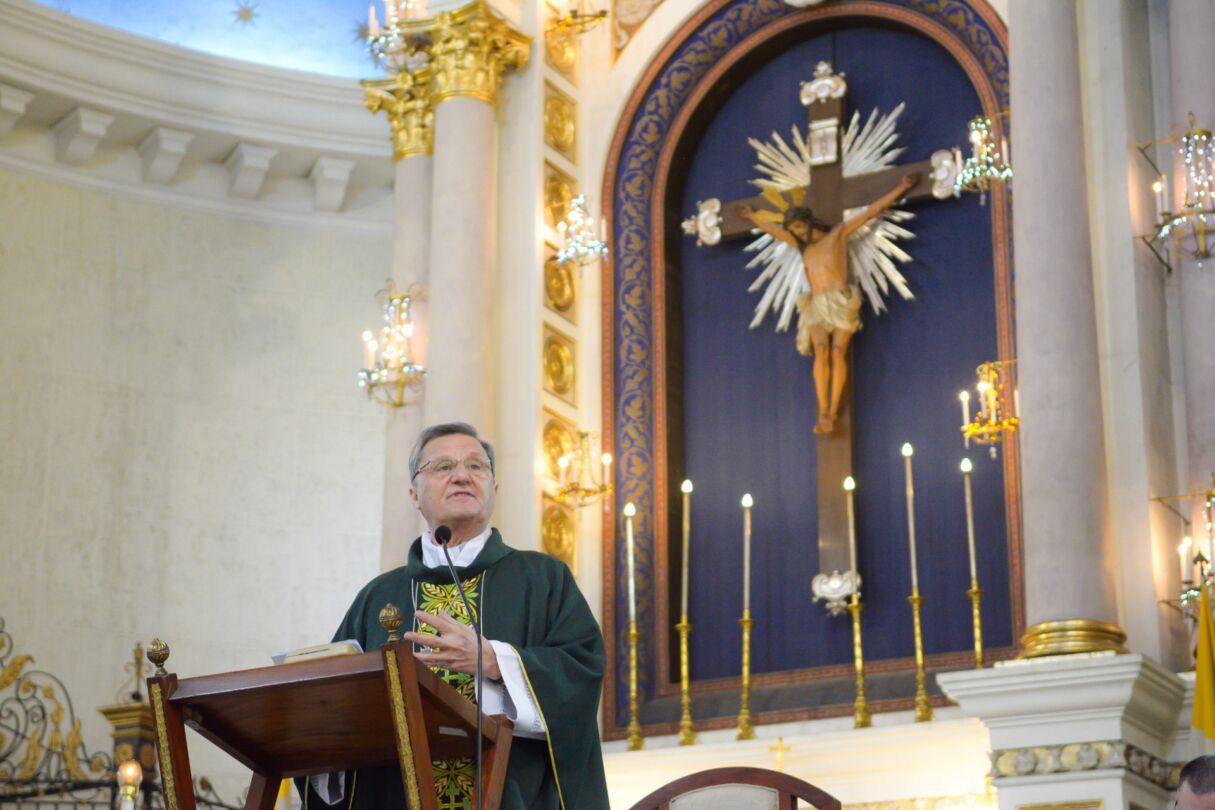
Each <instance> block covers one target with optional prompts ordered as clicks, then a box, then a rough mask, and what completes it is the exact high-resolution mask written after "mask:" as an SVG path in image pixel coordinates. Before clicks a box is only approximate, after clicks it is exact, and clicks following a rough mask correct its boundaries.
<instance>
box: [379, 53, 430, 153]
mask: <svg viewBox="0 0 1215 810" xmlns="http://www.w3.org/2000/svg"><path fill="white" fill-rule="evenodd" d="M362 85H363V92H364V99H363V105H364V106H365V107H366V108H367V109H368V110H370V111H371V114H372V115H375V114H376V113H378V112H379V111H380V110H383V111H384V112H385V113H386V114H387V116H388V123H389V125H390V126H391V127H392V159H393V160H394V161H398V160H404V159H405V158H408V157H413V156H414V155H431V154H434V150H435V110H434V104H433V103H432V99H431V93H430V90H431V71H430V70H429V69H428V68H421V69H419V70H416V71H413V72H409V71H401V72H400V73H398V74H396V75H395V76H391V77H389V78H387V79H368V80H367V81H364V82H362Z"/></svg>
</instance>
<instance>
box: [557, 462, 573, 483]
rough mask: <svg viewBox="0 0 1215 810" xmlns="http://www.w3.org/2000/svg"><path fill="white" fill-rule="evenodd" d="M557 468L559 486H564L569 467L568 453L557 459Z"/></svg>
mask: <svg viewBox="0 0 1215 810" xmlns="http://www.w3.org/2000/svg"><path fill="white" fill-rule="evenodd" d="M557 469H558V470H559V471H560V473H559V475H558V477H559V478H560V481H561V486H565V479H566V476H567V475H568V473H569V469H570V457H569V455H568V454H567V455H564V456H562V457H561V458H559V459H557Z"/></svg>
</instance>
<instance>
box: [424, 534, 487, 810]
mask: <svg viewBox="0 0 1215 810" xmlns="http://www.w3.org/2000/svg"><path fill="white" fill-rule="evenodd" d="M444 528H446V527H444ZM435 533H436V535H437V534H438V530H436V532H435ZM436 539H437V538H436ZM450 542H451V531H450V530H448V532H447V537H446V538H444V539H443V540H442V541H440V545H441V546H442V547H443V556H444V557H445V558H446V559H447V570H449V571H451V581H452V582H454V583H455V584H456V590H457V591H459V592H460V599H461V600H462V601H463V602H464V610H465V611H467V612H468V622H469V624H471V625H472V629H473V633H474V634H475V635H476V637H477V674H476V677H475V680H476V689H477V694H476V697H477V699H476V701H475V702H476V704H477V810H484V807H485V795H484V793H483V791H482V787H483V784H482V782H481V736H482V735H481V717H482V713H481V699H482V690H483V688H484V685H485V664H484V662H483V661H482V655H483V652H482V650H481V623H480V622H478V621H477V620H476V619H475V618H474V617H473V611H472V605H470V604H469V602H468V594H466V593H464V586H463V585H461V584H460V577H459V575H458V574H456V567H455V566H454V565H452V562H451V553H450V552H449V551H448V550H447V544H448V543H450Z"/></svg>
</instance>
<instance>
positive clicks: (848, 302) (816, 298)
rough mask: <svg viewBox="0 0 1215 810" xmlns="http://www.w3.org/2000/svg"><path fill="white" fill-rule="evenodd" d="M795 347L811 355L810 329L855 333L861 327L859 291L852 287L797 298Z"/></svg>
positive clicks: (805, 294) (812, 350)
mask: <svg viewBox="0 0 1215 810" xmlns="http://www.w3.org/2000/svg"><path fill="white" fill-rule="evenodd" d="M797 315H798V318H797V350H798V351H799V352H801V353H802V354H804V355H806V356H807V357H809V356H810V355H811V354H814V338H813V336H812V335H811V330H813V329H816V328H817V329H822V330H824V331H826V332H849V333H851V332H855V331H857V330H858V329H860V328H861V291H860V290H859V289H857V288H856V287H854V286H848V287H846V288H844V289H842V290H827V291H826V292H821V293H814V292H808V293H802V294H801V295H799V296H798V297H797Z"/></svg>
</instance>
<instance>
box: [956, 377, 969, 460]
mask: <svg viewBox="0 0 1215 810" xmlns="http://www.w3.org/2000/svg"><path fill="white" fill-rule="evenodd" d="M958 399H960V400H962V430H965V429H966V428H967V426H969V425H970V392H969V391H963V392H961V393H960V394H958ZM962 444H963V445H964V446H965V447H967V448H969V447H970V437H969V436H967V435H966V434H965V433H963V434H962Z"/></svg>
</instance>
